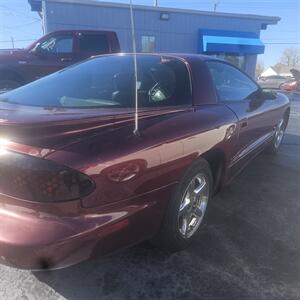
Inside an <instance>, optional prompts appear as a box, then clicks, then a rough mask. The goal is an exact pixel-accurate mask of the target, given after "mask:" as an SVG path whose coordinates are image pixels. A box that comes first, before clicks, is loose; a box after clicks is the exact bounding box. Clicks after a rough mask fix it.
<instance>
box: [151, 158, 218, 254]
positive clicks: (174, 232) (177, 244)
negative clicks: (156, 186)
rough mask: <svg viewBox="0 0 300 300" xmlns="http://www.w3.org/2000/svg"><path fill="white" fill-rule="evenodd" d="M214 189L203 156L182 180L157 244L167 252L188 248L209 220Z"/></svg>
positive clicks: (209, 171)
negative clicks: (209, 209) (209, 205)
mask: <svg viewBox="0 0 300 300" xmlns="http://www.w3.org/2000/svg"><path fill="white" fill-rule="evenodd" d="M212 188H213V177H212V173H211V169H210V166H209V164H208V162H207V161H206V160H205V159H203V158H200V159H198V160H197V162H195V163H194V164H193V165H192V166H191V167H190V168H189V169H188V170H187V171H186V173H185V174H184V176H183V177H182V178H181V180H180V181H179V183H178V185H177V187H176V189H175V191H174V193H173V196H172V199H171V201H170V203H169V205H168V208H167V211H166V215H165V218H164V221H163V224H162V226H161V229H160V232H159V233H158V235H157V236H156V237H155V239H154V240H153V241H154V244H155V245H156V246H158V247H160V248H162V249H163V250H166V251H167V252H175V251H179V250H182V249H185V248H186V247H188V246H189V244H190V243H191V242H192V241H193V240H194V239H195V238H196V236H197V234H198V233H199V231H200V229H201V228H202V227H203V225H204V224H205V222H206V216H207V208H208V204H209V201H210V198H211V195H212V190H213V189H212Z"/></svg>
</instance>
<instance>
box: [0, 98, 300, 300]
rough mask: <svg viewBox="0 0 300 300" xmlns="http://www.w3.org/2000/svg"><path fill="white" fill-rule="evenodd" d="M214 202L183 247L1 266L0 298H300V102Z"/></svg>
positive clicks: (144, 247)
mask: <svg viewBox="0 0 300 300" xmlns="http://www.w3.org/2000/svg"><path fill="white" fill-rule="evenodd" d="M211 205H212V209H211V210H210V216H209V221H208V224H207V226H206V227H205V228H203V230H202V233H201V235H200V236H199V238H198V240H197V241H196V243H195V244H193V246H192V247H190V248H189V249H187V250H185V251H182V252H180V253H176V254H173V255H166V254H164V253H162V252H160V251H159V250H157V249H153V248H151V247H149V246H148V245H147V244H142V245H138V246H135V247H133V248H130V249H127V250H124V251H122V252H120V253H118V254H114V255H111V256H108V257H104V258H100V259H98V260H94V261H88V262H84V263H81V264H79V265H76V266H73V267H70V268H67V269H63V270H59V271H53V272H35V273H33V272H29V271H20V270H16V269H12V268H8V267H4V266H0V299H1V300H7V299H9V300H10V299H18V300H19V299H22V300H29V299H30V300H31V299H36V300H47V299H55V300H56V299H72V300H89V299H101V300H106V299H112V300H113V299H125V300H131V299H132V300H134V299H139V300H144V299H145V300H147V299H151V300H153V299H172V300H173V299H188V300H189V299H214V300H215V299H230V300H233V299H243V300H247V299H249V300H256V299H268V300H269V299H272V300H273V299H283V300H288V299H293V300H298V299H300V101H293V102H292V112H291V119H290V123H289V126H288V129H287V133H286V136H285V138H284V142H283V145H282V146H281V148H280V151H279V153H278V155H277V156H270V155H266V154H262V155H260V156H258V157H257V158H256V159H255V160H254V161H253V162H252V163H251V164H250V165H249V166H248V167H247V168H246V169H245V170H244V171H243V172H242V173H241V175H240V176H239V177H238V178H237V179H236V180H235V181H234V182H233V183H232V184H231V185H230V186H228V187H227V188H226V189H225V190H224V191H222V192H221V193H220V194H219V195H217V196H216V197H215V199H214V200H213V202H212V203H211ZM0 226H1V225H0Z"/></svg>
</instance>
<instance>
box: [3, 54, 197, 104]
mask: <svg viewBox="0 0 300 300" xmlns="http://www.w3.org/2000/svg"><path fill="white" fill-rule="evenodd" d="M137 63H138V82H137V87H138V102H139V107H161V106H173V105H185V104H189V103H191V85H190V75H189V71H188V68H187V66H186V64H185V63H184V62H182V61H181V60H178V59H174V58H168V57H161V56H148V55H147V56H146V55H141V56H138V60H137ZM134 95H135V90H134V72H133V56H131V55H126V56H124V55H123V56H122V55H118V56H104V57H98V58H94V59H90V60H88V61H86V62H84V63H81V64H78V65H75V66H72V67H69V68H67V69H64V70H62V71H59V72H57V73H54V74H52V75H49V76H47V77H44V78H42V79H40V80H37V81H34V82H32V83H30V84H28V85H25V86H23V87H20V88H18V89H16V90H13V91H10V92H7V93H5V94H2V95H1V96H0V101H5V102H8V103H15V104H21V105H29V106H41V107H72V108H85V107H86V108H91V107H95V108H97V107H102V108H112V107H129V108H130V107H134V103H135V101H134Z"/></svg>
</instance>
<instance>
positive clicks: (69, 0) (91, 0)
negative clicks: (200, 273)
mask: <svg viewBox="0 0 300 300" xmlns="http://www.w3.org/2000/svg"><path fill="white" fill-rule="evenodd" d="M37 1H40V2H42V0H28V2H29V4H30V5H31V9H32V10H34V8H35V7H36V6H35V7H33V5H32V2H35V3H36V2H37ZM43 1H45V2H56V3H65V4H79V5H90V6H102V7H116V8H128V7H129V4H125V3H113V2H104V1H96V0H43ZM133 8H134V9H135V10H152V11H159V12H169V13H172V12H173V13H186V14H197V15H206V16H215V17H218V16H219V17H225V18H226V17H227V18H247V19H254V20H261V21H262V22H263V23H265V24H269V25H271V24H277V23H278V22H279V21H280V20H281V18H280V17H276V16H262V15H253V14H238V13H225V12H210V11H201V10H193V9H183V8H171V7H162V6H158V7H154V6H147V5H136V4H135V5H133Z"/></svg>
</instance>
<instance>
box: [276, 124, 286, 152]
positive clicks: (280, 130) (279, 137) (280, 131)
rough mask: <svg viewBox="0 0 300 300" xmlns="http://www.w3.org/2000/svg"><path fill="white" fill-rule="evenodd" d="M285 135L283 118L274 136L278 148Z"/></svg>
mask: <svg viewBox="0 0 300 300" xmlns="http://www.w3.org/2000/svg"><path fill="white" fill-rule="evenodd" d="M283 135H284V120H283V119H281V120H280V122H279V123H278V125H277V126H276V130H275V136H274V147H275V148H276V149H277V148H278V147H279V146H280V144H281V142H282V139H283Z"/></svg>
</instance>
